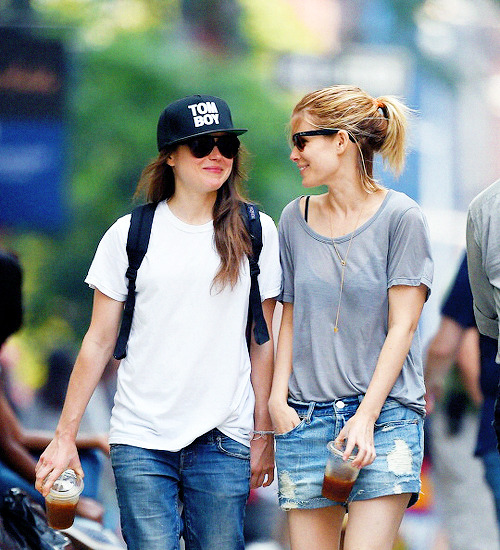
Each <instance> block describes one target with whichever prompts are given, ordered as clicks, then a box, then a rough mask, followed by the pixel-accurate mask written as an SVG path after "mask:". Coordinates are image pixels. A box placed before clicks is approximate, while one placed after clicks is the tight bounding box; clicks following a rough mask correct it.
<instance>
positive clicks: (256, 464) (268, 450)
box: [250, 299, 276, 489]
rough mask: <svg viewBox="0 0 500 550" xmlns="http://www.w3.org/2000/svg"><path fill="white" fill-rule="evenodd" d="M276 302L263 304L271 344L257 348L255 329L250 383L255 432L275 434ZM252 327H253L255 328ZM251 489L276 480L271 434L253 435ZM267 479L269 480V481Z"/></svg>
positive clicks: (251, 345)
mask: <svg viewBox="0 0 500 550" xmlns="http://www.w3.org/2000/svg"><path fill="white" fill-rule="evenodd" d="M275 307H276V300H274V299H267V300H264V301H263V302H262V310H263V313H264V319H265V320H266V324H267V329H268V332H269V341H268V342H266V343H265V344H262V345H260V346H259V345H258V344H257V343H256V342H255V338H254V335H253V330H252V339H251V341H250V361H251V364H252V372H251V380H252V386H253V390H254V393H255V411H254V430H255V431H264V432H272V430H273V425H272V422H271V417H270V416H269V410H268V407H267V402H268V399H269V394H270V392H271V383H272V379H273V365H274V341H273V331H272V320H273V314H274V308H275ZM252 328H253V327H252ZM250 448H251V471H252V477H251V480H250V486H251V488H252V489H254V488H256V487H260V486H262V485H263V486H264V487H266V486H267V485H270V484H271V483H272V481H273V479H274V437H273V436H272V434H271V433H269V434H254V436H253V437H252V440H251V443H250ZM266 476H267V479H266Z"/></svg>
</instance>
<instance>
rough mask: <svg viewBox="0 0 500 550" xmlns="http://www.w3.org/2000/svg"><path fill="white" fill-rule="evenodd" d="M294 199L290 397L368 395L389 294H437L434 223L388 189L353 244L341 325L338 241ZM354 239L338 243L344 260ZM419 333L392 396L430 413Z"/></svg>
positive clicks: (289, 247) (285, 222) (286, 283)
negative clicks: (422, 289) (410, 289)
mask: <svg viewBox="0 0 500 550" xmlns="http://www.w3.org/2000/svg"><path fill="white" fill-rule="evenodd" d="M299 200H300V198H298V199H295V200H294V201H292V202H291V203H290V204H288V205H287V206H286V207H285V209H284V210H283V213H282V216H281V219H280V226H279V235H280V254H281V264H282V269H283V291H282V293H281V296H280V299H281V301H283V302H293V304H294V317H293V331H294V334H293V338H294V340H293V371H292V374H291V377H290V382H289V395H290V397H291V398H292V399H296V400H299V401H316V402H325V401H332V400H334V399H338V398H340V397H348V396H352V395H359V394H364V393H365V392H366V390H367V388H368V385H369V383H370V380H371V378H372V375H373V371H374V370H375V366H376V364H377V360H378V356H379V354H380V350H381V349H382V346H383V344H384V341H385V338H386V335H387V324H388V292H387V291H388V289H389V288H390V287H391V286H393V285H409V286H419V285H420V284H424V285H426V286H427V287H428V288H429V291H430V288H431V284H432V275H433V262H432V259H431V252H430V243H429V236H428V229H427V224H426V221H425V219H424V216H423V214H422V212H421V210H420V208H419V206H418V205H417V203H416V202H415V201H413V200H412V199H410V198H409V197H407V196H406V195H405V194H403V193H400V192H397V191H393V190H389V191H388V193H387V196H386V197H385V199H384V201H383V203H382V205H381V206H380V208H379V209H378V211H377V212H376V213H375V214H374V216H373V217H372V218H370V219H369V220H368V221H367V222H366V223H364V224H363V225H362V226H360V227H359V228H358V229H356V231H355V233H354V237H353V239H352V245H351V248H350V252H349V257H348V261H347V266H346V269H345V278H344V288H343V292H342V299H341V308H340V315H339V321H338V327H339V330H338V332H334V324H335V317H336V313H337V306H338V300H339V289H340V281H341V265H340V261H339V258H338V256H337V254H336V252H335V249H334V247H333V243H332V239H331V238H328V237H325V236H323V235H319V234H318V233H316V232H315V231H313V230H312V229H311V227H310V226H309V225H308V224H307V223H306V221H305V220H304V218H303V216H302V214H301V212H300V207H299ZM350 238H351V233H350V234H347V235H344V236H342V237H339V238H336V239H335V244H336V245H337V249H338V250H339V252H340V255H341V256H342V257H343V258H345V255H346V251H347V247H348V246H349V240H350ZM424 393H425V387H424V379H423V368H422V357H421V345H420V339H419V335H418V331H417V332H416V333H415V336H414V339H413V343H412V346H411V349H410V352H409V353H408V356H407V358H406V360H405V362H404V365H403V368H402V371H401V374H400V376H399V377H398V379H397V381H396V383H395V384H394V387H393V388H392V390H391V392H390V394H389V396H390V397H393V398H394V399H397V400H398V401H399V402H401V403H402V404H403V405H406V406H408V407H410V408H412V409H415V410H416V411H418V412H419V413H421V414H424V412H425V401H424Z"/></svg>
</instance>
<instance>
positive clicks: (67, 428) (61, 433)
mask: <svg viewBox="0 0 500 550" xmlns="http://www.w3.org/2000/svg"><path fill="white" fill-rule="evenodd" d="M122 311H123V304H122V302H118V301H116V300H113V299H111V298H109V297H108V296H106V295H104V294H102V293H101V292H100V291H99V290H96V291H95V293H94V306H93V310H92V319H91V322H90V327H89V329H88V331H87V334H86V335H85V337H84V339H83V342H82V346H81V349H80V353H79V354H78V357H77V359H76V362H75V366H74V368H73V372H72V374H71V378H70V381H69V385H68V391H67V393H66V399H65V402H64V407H63V410H62V413H61V417H60V419H59V423H58V425H57V428H56V432H55V436H54V438H53V439H52V441H51V442H50V444H49V445H48V447H47V448H46V449H45V451H44V452H43V453H42V455H41V457H40V460H39V461H38V464H37V466H36V485H35V486H36V488H37V489H38V490H39V491H40V492H41V493H42V494H43V495H44V496H45V495H47V493H48V492H49V490H50V488H51V487H52V484H53V483H54V481H55V480H56V479H57V477H58V476H59V475H60V474H61V473H62V472H63V471H64V470H65V469H66V468H73V469H74V470H75V471H76V472H77V473H78V474H80V475H81V476H83V470H82V468H81V465H80V460H79V458H78V451H77V447H76V439H77V432H78V427H79V425H80V421H81V419H82V416H83V413H84V411H85V408H86V406H87V404H88V402H89V400H90V397H91V396H92V393H93V392H94V390H95V388H96V386H97V383H98V382H99V380H100V378H101V376H102V373H103V371H104V368H105V366H106V364H107V363H108V361H109V359H110V358H111V354H112V353H113V349H114V345H115V342H116V337H117V332H118V327H119V324H120V319H121V314H122Z"/></svg>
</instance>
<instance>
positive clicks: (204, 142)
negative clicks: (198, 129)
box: [185, 134, 240, 159]
mask: <svg viewBox="0 0 500 550" xmlns="http://www.w3.org/2000/svg"><path fill="white" fill-rule="evenodd" d="M185 143H186V145H187V146H188V147H189V150H190V151H191V154H192V155H193V157H196V158H197V159H201V158H203V157H206V156H207V155H209V154H210V153H211V152H212V151H213V149H214V147H215V146H217V149H219V153H220V154H221V155H222V156H223V157H226V158H227V159H234V157H235V156H236V155H237V153H238V149H239V148H240V140H239V139H238V138H237V137H236V136H235V135H234V134H225V135H223V136H210V135H206V136H198V137H194V138H191V139H188V140H186V142H185Z"/></svg>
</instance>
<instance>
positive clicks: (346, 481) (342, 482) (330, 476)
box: [321, 441, 359, 503]
mask: <svg viewBox="0 0 500 550" xmlns="http://www.w3.org/2000/svg"><path fill="white" fill-rule="evenodd" d="M326 447H327V449H328V459H327V461H326V467H325V476H324V478H323V488H322V491H321V494H322V495H323V496H324V497H326V498H329V499H330V500H334V501H335V502H341V503H344V502H347V499H348V498H349V495H350V494H351V489H352V486H353V485H354V482H355V481H356V478H357V477H358V474H359V469H358V468H356V467H355V466H353V465H352V461H353V460H354V459H355V458H356V455H355V454H351V456H349V458H348V459H347V460H344V459H343V458H342V456H343V454H344V452H345V445H338V444H337V445H335V443H334V442H333V441H329V442H328V444H327V446H326Z"/></svg>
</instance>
